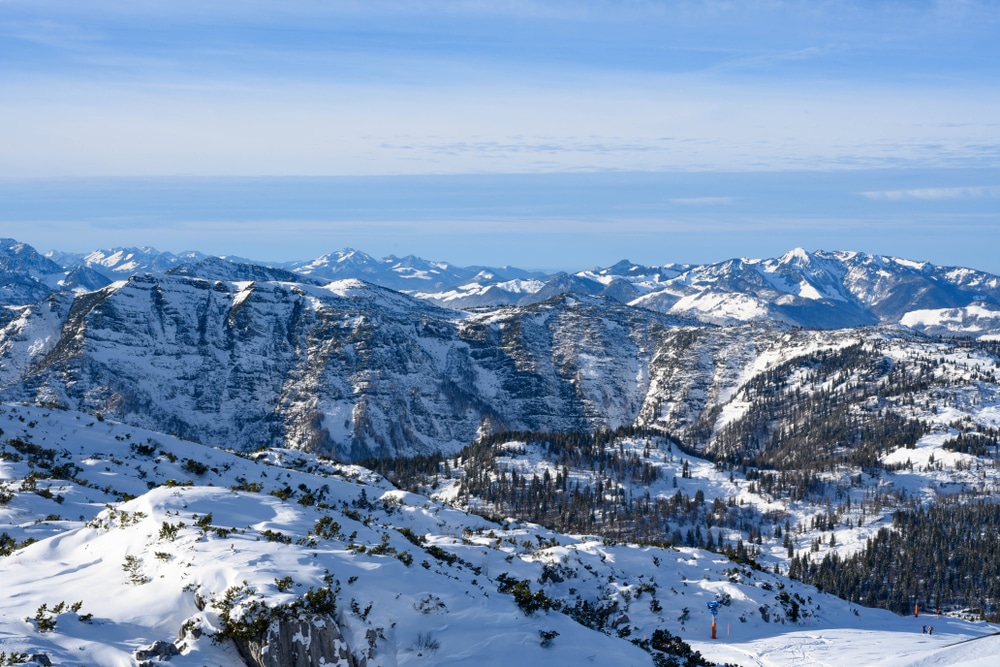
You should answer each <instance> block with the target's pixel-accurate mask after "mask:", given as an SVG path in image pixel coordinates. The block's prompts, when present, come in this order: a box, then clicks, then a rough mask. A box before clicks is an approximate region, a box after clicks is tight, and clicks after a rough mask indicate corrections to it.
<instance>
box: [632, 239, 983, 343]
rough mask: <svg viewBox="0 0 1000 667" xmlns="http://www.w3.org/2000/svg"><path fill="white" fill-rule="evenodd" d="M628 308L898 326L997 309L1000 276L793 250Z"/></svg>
mask: <svg viewBox="0 0 1000 667" xmlns="http://www.w3.org/2000/svg"><path fill="white" fill-rule="evenodd" d="M632 303H633V304H634V305H638V306H643V307H647V308H652V309H654V310H659V311H661V312H669V313H674V314H678V315H686V316H690V317H697V318H698V319H701V320H703V321H706V322H713V323H716V324H734V323H740V322H747V321H753V320H770V321H778V322H785V323H788V324H794V325H797V326H804V327H810V328H823V329H833V328H844V327H856V326H867V325H872V324H877V323H883V324H887V323H896V322H900V321H901V320H902V319H903V318H904V316H905V315H906V314H907V313H908V312H910V311H914V310H927V309H940V308H961V307H966V306H969V305H971V304H973V303H979V304H985V305H990V306H993V307H1000V277H997V276H994V275H991V274H988V273H984V272H982V271H974V270H972V269H963V268H957V267H941V266H933V265H931V264H928V263H926V262H913V261H909V260H904V259H898V258H894V257H884V256H880V255H868V254H865V253H857V252H823V251H817V252H813V253H809V252H806V251H805V250H802V249H801V248H798V249H795V250H792V251H790V252H788V253H786V254H785V255H783V256H782V257H780V258H778V259H769V260H756V259H738V260H737V259H734V260H729V261H727V262H722V263H719V264H710V265H705V266H699V267H695V268H692V269H690V270H688V271H685V272H684V273H682V274H680V275H678V276H677V277H676V278H673V279H670V280H668V281H666V283H665V284H664V286H663V287H662V288H660V289H656V290H653V291H650V292H649V293H647V294H645V295H643V296H641V297H639V298H637V299H636V300H634V301H633V302H632Z"/></svg>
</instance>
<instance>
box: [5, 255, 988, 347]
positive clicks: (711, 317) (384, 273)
mask: <svg viewBox="0 0 1000 667" xmlns="http://www.w3.org/2000/svg"><path fill="white" fill-rule="evenodd" d="M7 246H8V248H10V247H13V246H17V247H23V248H26V247H27V246H24V244H18V243H17V242H15V241H11V240H8V242H7ZM32 252H34V251H32ZM36 254H37V253H36ZM49 257H51V258H52V259H54V260H57V261H58V262H59V265H60V266H61V267H62V274H63V275H61V276H60V275H59V271H58V270H57V269H56V267H55V266H53V265H48V266H46V267H44V268H41V267H38V266H36V268H35V269H33V271H34V273H31V271H29V270H28V269H26V268H12V269H9V270H8V274H7V277H6V278H5V280H6V281H7V285H8V287H7V288H6V289H4V290H2V291H0V303H8V304H14V305H23V304H25V303H31V302H34V301H37V300H39V299H41V298H43V297H44V296H45V295H47V294H48V293H51V292H53V291H56V290H58V289H73V290H75V291H77V292H83V291H89V290H94V289H99V288H101V287H104V286H106V285H108V284H110V283H111V282H113V281H115V280H121V279H124V278H127V277H129V276H131V275H135V274H140V275H141V274H143V273H147V272H150V273H162V272H166V271H173V272H178V271H179V272H181V273H182V274H185V275H192V276H202V277H205V278H209V279H226V277H227V276H228V279H230V280H235V279H237V275H238V274H239V272H240V271H242V272H243V274H244V275H257V276H261V277H260V278H257V277H254V278H253V279H279V280H284V281H286V282H297V281H301V282H307V283H315V284H322V283H326V282H331V281H335V280H344V279H360V280H364V281H365V282H369V283H372V284H375V285H379V286H381V287H387V288H389V289H393V290H396V291H400V292H403V293H406V294H409V295H411V296H415V297H417V298H420V299H423V300H426V301H430V302H431V303H434V304H436V305H439V306H442V307H446V308H453V309H463V308H484V307H506V306H512V305H520V306H527V305H531V304H534V303H540V302H543V301H545V300H547V299H549V298H551V297H553V296H557V295H559V294H564V293H567V292H569V293H573V294H581V295H601V296H606V297H608V298H611V299H613V300H615V301H618V302H620V303H628V304H631V305H633V306H636V307H641V308H648V309H652V310H657V311H660V312H663V313H669V314H673V315H680V316H683V317H691V318H694V319H698V320H701V321H703V322H706V323H711V324H721V325H731V324H740V323H745V322H752V321H772V322H782V323H785V324H791V325H794V326H802V327H808V328H821V329H835V328H844V327H856V326H870V325H874V324H897V323H901V322H903V320H904V318H905V317H906V315H907V313H909V312H911V311H917V310H919V311H924V310H942V309H955V308H967V307H969V306H973V305H975V306H977V307H980V308H987V309H989V308H992V309H994V310H996V309H1000V277H997V276H994V275H991V274H988V273H985V272H982V271H975V270H973V269H967V268H961V267H941V266H934V265H931V264H929V263H927V262H915V261H911V260H906V259H900V258H895V257H886V256H881V255H869V254H865V253H858V252H841V251H838V252H825V251H816V252H807V251H805V250H803V249H801V248H797V249H794V250H792V251H790V252H788V253H786V254H785V255H783V256H782V257H780V258H777V259H732V260H727V261H724V262H719V263H715V264H706V265H701V266H693V265H688V264H666V265H663V266H653V267H649V266H642V265H638V264H634V263H632V262H629V261H627V260H622V261H620V262H618V263H616V264H614V265H612V266H609V267H605V268H601V267H597V268H593V269H588V270H584V271H579V272H576V273H572V274H567V273H556V274H545V273H542V272H538V271H526V270H522V269H518V268H515V267H510V266H504V267H499V268H496V267H483V266H467V267H462V266H457V265H454V264H451V263H449V262H439V261H428V260H424V259H421V258H419V257H414V256H412V255H411V256H407V257H403V258H399V257H395V256H392V255H390V256H388V257H384V258H382V259H375V258H374V257H372V256H370V255H367V254H365V253H363V252H360V251H357V250H353V249H351V248H347V249H344V250H342V251H338V252H334V253H329V254H326V255H323V256H321V257H318V258H316V259H313V260H308V261H298V262H287V263H284V264H280V265H272V266H269V267H265V266H264V265H261V264H260V263H258V262H254V261H252V260H247V259H242V258H236V257H223V258H208V257H206V256H205V255H203V254H201V253H198V252H185V253H181V254H180V255H174V254H172V253H162V252H158V251H156V250H155V249H152V248H114V249H110V250H98V251H94V252H92V253H89V254H86V255H71V254H67V253H58V252H54V251H53V252H50V253H49ZM221 262H225V263H228V264H234V265H238V266H241V267H243V268H242V269H240V270H232V271H227V270H226V268H225V266H224V265H223V264H221ZM7 263H10V264H13V265H15V266H18V267H20V266H23V264H18V263H17V262H13V263H12V262H9V261H8V262H7ZM213 267H214V268H213ZM251 267H258V268H256V269H253V268H251ZM281 271H284V273H280V272H281ZM254 272H256V274H255V273H254ZM268 272H270V274H268ZM279 274H280V277H278V276H279ZM268 275H270V276H271V277H270V278H268V277H267V276H268ZM40 276H44V277H40ZM296 276H298V277H296ZM248 279H249V278H248ZM912 320H913V318H910V319H909V320H907V321H912ZM953 320H954V318H945V319H944V320H941V321H942V322H943V324H941V325H939V326H937V327H935V329H934V330H935V331H937V332H939V333H943V334H946V335H947V334H953V333H954V334H958V335H970V334H972V335H997V334H1000V329H998V328H997V327H996V326H995V325H993V324H991V323H990V322H989V321H988V320H984V321H983V322H981V323H980V324H981V325H986V326H987V328H985V329H983V328H981V327H978V326H977V327H969V326H963V325H961V324H956V325H955V326H954V328H952V325H951V322H952V321H953Z"/></svg>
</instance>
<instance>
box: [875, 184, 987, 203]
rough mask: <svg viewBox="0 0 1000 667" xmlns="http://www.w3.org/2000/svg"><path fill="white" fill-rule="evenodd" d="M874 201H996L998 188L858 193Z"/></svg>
mask: <svg viewBox="0 0 1000 667" xmlns="http://www.w3.org/2000/svg"><path fill="white" fill-rule="evenodd" d="M859 194H860V195H861V196H862V197H867V198H868V199H874V200H876V201H912V200H920V201H942V200H949V199H997V198H1000V186H995V185H994V186H975V187H958V188H954V187H952V188H913V189H910V190H876V191H868V192H861V193H859Z"/></svg>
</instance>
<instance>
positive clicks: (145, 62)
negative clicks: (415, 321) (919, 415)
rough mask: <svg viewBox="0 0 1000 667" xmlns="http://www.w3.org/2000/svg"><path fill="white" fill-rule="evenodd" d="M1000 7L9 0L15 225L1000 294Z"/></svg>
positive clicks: (1, 71)
mask: <svg viewBox="0 0 1000 667" xmlns="http://www.w3.org/2000/svg"><path fill="white" fill-rule="evenodd" d="M998 36H1000V2H989V1H984V2H975V1H971V0H970V1H965V2H963V1H954V2H888V1H886V2H880V1H869V2H837V1H831V2H822V1H813V2H779V1H773V2H767V1H759V2H739V1H728V2H722V1H718V2H714V1H706V2H683V1H682V2H670V3H665V2H653V1H646V2H626V1H618V2H610V1H609V2H600V1H587V0H579V1H574V2H533V1H530V0H520V1H519V0H508V1H504V0H493V1H490V2H487V1H484V0H476V1H472V0H470V1H463V0H453V1H449V2H434V1H421V0H410V1H408V2H394V1H379V0H369V1H366V2H351V1H344V2H320V1H318V0H317V1H304V0H286V1H284V2H281V3H277V2H255V1H254V0H242V1H240V2H228V1H224V0H223V1H219V2H213V3H204V2H190V1H188V0H173V1H169V2H168V1H162V2H158V1H153V0H136V1H134V2H129V3H122V2H106V1H104V0H91V1H89V2H86V3H80V2H71V1H55V0H30V1H27V0H0V99H3V100H4V103H3V104H2V105H0V133H2V134H0V233H2V235H3V236H12V237H15V238H18V239H20V240H24V241H26V242H29V243H31V244H32V245H35V246H36V247H38V248H39V249H40V250H47V249H51V248H58V249H61V250H76V251H83V250H89V249H93V248H95V247H110V246H118V245H153V246H156V247H158V248H160V249H163V250H173V251H180V250H185V249H199V250H202V251H205V252H212V253H219V254H237V255H242V256H246V257H252V258H259V259H262V260H286V259H301V258H311V257H315V256H317V255H319V254H322V253H325V252H329V251H332V250H335V249H340V248H343V247H345V246H351V247H356V248H358V249H361V250H364V251H366V252H369V253H371V254H374V255H377V256H381V255H385V254H389V253H394V254H397V255H405V254H411V253H412V254H418V255H421V256H424V257H426V258H429V259H442V260H448V261H452V262H455V263H458V264H514V265H519V266H525V267H527V268H550V269H573V268H583V267H589V266H594V265H608V264H611V263H613V262H615V261H617V260H618V259H621V258H623V257H628V258H630V259H632V260H633V261H637V262H643V263H647V264H658V263H667V262H708V261H718V260H723V259H727V258H730V257H735V256H776V255H780V254H781V253H783V252H784V251H786V250H788V249H790V248H792V247H796V246H802V247H806V248H807V249H819V248H823V249H827V250H831V249H851V250H861V251H867V252H877V253H884V254H893V255H898V256H904V257H909V258H913V259H921V260H929V261H932V262H935V263H938V264H961V265H968V266H974V267H976V268H982V269H986V270H990V271H994V272H997V273H1000V256H998V253H997V252H996V249H997V248H1000V46H998V44H1000V39H998Z"/></svg>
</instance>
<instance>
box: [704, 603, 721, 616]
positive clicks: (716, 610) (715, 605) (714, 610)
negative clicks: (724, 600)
mask: <svg viewBox="0 0 1000 667" xmlns="http://www.w3.org/2000/svg"><path fill="white" fill-rule="evenodd" d="M706 604H707V605H708V610H709V611H710V612H712V616H718V615H719V603H718V602H717V601H714V600H713V601H712V602H707V603H706Z"/></svg>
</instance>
